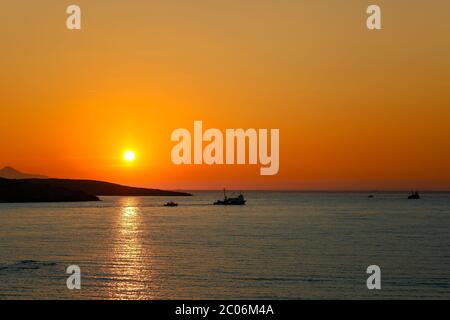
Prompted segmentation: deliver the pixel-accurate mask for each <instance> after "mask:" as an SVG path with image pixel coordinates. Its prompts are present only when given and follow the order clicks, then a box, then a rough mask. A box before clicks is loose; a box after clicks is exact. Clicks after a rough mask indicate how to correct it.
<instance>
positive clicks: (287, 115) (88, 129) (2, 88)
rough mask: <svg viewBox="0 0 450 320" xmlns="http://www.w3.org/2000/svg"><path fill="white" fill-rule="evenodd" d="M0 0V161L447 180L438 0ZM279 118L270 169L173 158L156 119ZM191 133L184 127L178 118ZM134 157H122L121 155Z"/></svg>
mask: <svg viewBox="0 0 450 320" xmlns="http://www.w3.org/2000/svg"><path fill="white" fill-rule="evenodd" d="M75 2H76V3H77V4H78V5H80V6H81V9H82V19H83V20H82V30H81V31H69V30H67V29H66V28H65V19H66V17H67V15H66V13H65V10H66V7H67V6H68V5H69V4H73V3H74V2H73V1H63V0H58V1H56V0H53V1H51V0H40V1H31V0H28V1H23V0H20V1H19V0H18V1H8V2H5V3H2V5H1V8H0V10H1V11H0V12H1V15H0V39H2V41H1V44H0V46H1V50H0V58H1V59H0V70H1V73H0V143H1V149H0V166H4V165H10V166H13V167H15V168H17V169H19V170H21V171H25V172H33V173H41V174H46V175H48V176H52V177H65V178H90V179H100V180H107V181H113V182H119V183H124V184H131V185H140V186H149V187H160V188H173V189H175V188H184V189H191V188H222V187H228V188H268V189H408V190H409V189H411V188H418V189H441V190H442V189H447V190H450V38H449V36H448V35H449V34H450V18H448V17H449V13H450V2H448V1H439V0H427V1H425V0H420V1H412V0H409V1H406V0H396V1H376V3H377V4H378V5H380V6H381V8H382V10H383V11H382V14H383V16H382V17H383V30H382V31H368V30H367V29H366V28H365V19H366V14H365V10H366V7H367V6H368V5H369V4H372V2H368V1H356V0H347V1H325V0H317V1H300V0H299V1H291V0H277V1H275V0H271V1H269V0H258V1H256V0H245V1H242V0H218V1H206V0H204V1H200V0H197V1H181V0H179V1H177V0H170V1H167V0H164V1H163V0H153V1H144V0H141V1H139V0H134V1H123V0H121V1H112V0H109V1H106V0H97V1H88V0H77V1H75ZM194 120H202V121H203V124H204V127H205V128H211V127H214V128H219V129H222V130H225V129H226V128H279V129H280V141H281V146H280V148H281V153H280V172H279V174H278V175H276V176H269V177H268V176H265V177H262V176H260V175H259V166H250V167H249V166H214V167H210V166H180V167H177V166H175V165H173V164H172V162H171V159H170V150H171V148H172V147H173V145H174V143H172V142H171V141H170V135H171V132H172V131H173V130H174V129H177V128H183V127H184V128H188V129H191V128H192V125H193V121H194ZM191 130H192V129H191ZM126 149H133V150H135V152H136V153H137V159H136V161H135V163H134V164H133V165H126V164H125V163H124V162H123V160H122V154H123V152H124V151H125V150H126Z"/></svg>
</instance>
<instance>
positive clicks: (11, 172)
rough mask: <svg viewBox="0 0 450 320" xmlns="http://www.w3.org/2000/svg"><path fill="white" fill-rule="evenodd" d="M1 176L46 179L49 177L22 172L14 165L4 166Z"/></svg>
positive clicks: (0, 172)
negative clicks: (13, 166)
mask: <svg viewBox="0 0 450 320" xmlns="http://www.w3.org/2000/svg"><path fill="white" fill-rule="evenodd" d="M0 178H6V179H46V178H48V177H46V176H43V175H39V174H29V173H23V172H20V171H18V170H16V169H14V168H12V167H4V168H3V169H1V170H0Z"/></svg>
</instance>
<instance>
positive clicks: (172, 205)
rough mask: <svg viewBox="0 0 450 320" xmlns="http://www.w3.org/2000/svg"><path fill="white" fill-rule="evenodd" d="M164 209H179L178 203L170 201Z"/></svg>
mask: <svg viewBox="0 0 450 320" xmlns="http://www.w3.org/2000/svg"><path fill="white" fill-rule="evenodd" d="M164 207H178V203H175V202H173V201H170V202H167V203H165V204H164Z"/></svg>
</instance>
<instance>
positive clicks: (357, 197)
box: [0, 192, 450, 299]
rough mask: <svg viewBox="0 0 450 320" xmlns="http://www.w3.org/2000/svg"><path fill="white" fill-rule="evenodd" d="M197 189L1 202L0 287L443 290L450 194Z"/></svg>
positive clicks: (1, 295)
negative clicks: (87, 199)
mask: <svg viewBox="0 0 450 320" xmlns="http://www.w3.org/2000/svg"><path fill="white" fill-rule="evenodd" d="M195 194H196V196H195V197H191V198H179V199H175V200H176V201H178V202H179V203H180V206H179V207H177V208H165V207H162V206H161V205H162V204H163V203H164V202H166V201H168V199H167V198H155V197H143V198H139V197H105V198H103V199H102V200H103V201H102V202H99V203H67V204H61V203H60V204H0V299H17V298H19V299H23V298H33V299H53V298H61V299H79V298H89V299H90V298H95V299H98V298H99V299H184V298H187V299H191V298H194V299H240V298H250V299H253V298H255V299H260V298H261V299H323V298H325V299H333V298H339V299H345V298H447V299H449V298H450V195H449V194H425V195H424V196H423V199H422V200H417V201H412V200H409V201H408V200H406V199H405V194H394V193H391V194H377V195H376V197H375V198H373V199H369V198H367V195H366V194H357V193H353V194H350V193H275V192H248V193H246V196H247V198H248V205H247V206H245V207H218V206H212V205H210V203H212V201H213V200H215V199H217V198H220V197H221V194H220V193H219V192H203V193H202V192H196V193H195ZM170 200H173V199H170ZM73 264H75V265H78V266H79V267H80V268H81V273H82V280H81V281H82V283H81V285H82V288H81V290H78V291H77V290H69V289H67V287H66V279H67V276H68V275H67V274H66V273H65V269H66V268H67V267H68V266H69V265H73ZM372 264H375V265H379V266H380V267H381V272H382V289H381V290H379V291H369V290H368V289H367V287H366V279H367V277H368V275H367V274H366V268H367V267H368V266H369V265H372Z"/></svg>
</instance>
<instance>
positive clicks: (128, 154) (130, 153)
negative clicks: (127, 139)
mask: <svg viewBox="0 0 450 320" xmlns="http://www.w3.org/2000/svg"><path fill="white" fill-rule="evenodd" d="M123 158H124V159H125V161H128V162H132V161H134V159H135V158H136V155H135V153H134V152H133V151H126V152H125V153H124V154H123Z"/></svg>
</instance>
